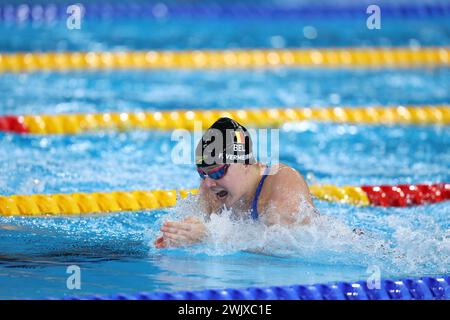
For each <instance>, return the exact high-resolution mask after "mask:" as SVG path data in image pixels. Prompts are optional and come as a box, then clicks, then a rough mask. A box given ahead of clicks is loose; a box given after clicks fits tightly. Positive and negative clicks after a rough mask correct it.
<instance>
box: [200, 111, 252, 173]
mask: <svg viewBox="0 0 450 320" xmlns="http://www.w3.org/2000/svg"><path fill="white" fill-rule="evenodd" d="M252 149H253V148H252V140H251V137H250V133H249V132H248V131H247V129H246V128H245V127H244V126H243V125H241V124H239V123H238V122H237V121H235V120H233V119H230V118H225V117H224V118H220V119H219V120H217V121H216V122H214V124H213V125H212V126H211V127H210V128H209V129H208V130H206V132H205V134H204V135H203V137H202V139H201V140H200V141H199V143H198V145H197V148H196V150H195V163H196V165H197V166H198V167H208V166H211V165H215V164H226V163H244V164H253V163H255V162H256V160H255V158H254V157H253V151H252Z"/></svg>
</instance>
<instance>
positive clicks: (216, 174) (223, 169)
mask: <svg viewBox="0 0 450 320" xmlns="http://www.w3.org/2000/svg"><path fill="white" fill-rule="evenodd" d="M229 166H230V165H229V164H224V165H223V166H220V167H217V168H214V169H212V170H211V171H209V172H208V174H206V172H205V171H203V170H202V169H200V168H197V172H198V174H199V175H200V178H202V179H206V177H209V178H211V179H213V180H219V179H221V178H223V176H224V175H225V174H226V173H227V170H228V167H229Z"/></svg>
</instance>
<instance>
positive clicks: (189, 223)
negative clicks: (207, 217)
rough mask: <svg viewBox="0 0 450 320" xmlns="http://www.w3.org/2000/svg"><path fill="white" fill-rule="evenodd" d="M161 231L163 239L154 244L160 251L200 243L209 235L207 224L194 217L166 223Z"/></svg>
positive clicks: (160, 238)
mask: <svg viewBox="0 0 450 320" xmlns="http://www.w3.org/2000/svg"><path fill="white" fill-rule="evenodd" d="M161 231H162V233H163V235H162V237H159V238H158V239H156V240H155V242H154V245H155V247H156V248H158V249H161V248H169V247H182V246H186V245H190V244H194V243H198V242H201V241H202V240H203V239H204V238H205V236H206V234H207V230H206V226H205V224H204V223H203V222H201V221H200V220H199V219H197V218H194V217H187V218H186V219H184V220H182V221H166V222H165V223H164V224H163V226H162V227H161Z"/></svg>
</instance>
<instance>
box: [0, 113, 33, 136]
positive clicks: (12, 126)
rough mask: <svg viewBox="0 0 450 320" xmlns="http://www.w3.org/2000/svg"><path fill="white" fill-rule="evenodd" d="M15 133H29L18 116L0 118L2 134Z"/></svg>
mask: <svg viewBox="0 0 450 320" xmlns="http://www.w3.org/2000/svg"><path fill="white" fill-rule="evenodd" d="M1 131H5V132H14V133H28V132H29V131H28V129H27V128H26V127H25V125H24V124H23V121H21V119H20V117H17V116H1V117H0V132H1Z"/></svg>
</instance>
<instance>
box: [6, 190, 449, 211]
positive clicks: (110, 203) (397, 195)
mask: <svg viewBox="0 0 450 320" xmlns="http://www.w3.org/2000/svg"><path fill="white" fill-rule="evenodd" d="M310 191H311V194H312V195H313V196H314V197H316V198H317V199H320V200H326V201H333V202H338V203H342V204H351V205H358V206H368V205H373V206H382V207H407V206H414V205H421V204H427V203H436V202H440V201H446V200H449V199H450V183H434V184H401V185H395V186H392V185H379V186H367V185H365V186H361V187H356V186H343V187H339V186H333V185H312V186H310ZM197 192H198V190H197V189H190V190H149V191H143V190H136V191H114V192H93V193H82V192H79V193H72V194H33V195H12V196H0V215H3V216H42V215H81V214H94V213H107V212H120V211H139V210H154V209H161V208H166V207H170V206H174V205H175V204H176V202H177V197H179V198H185V197H187V196H188V194H190V193H191V194H196V193H197Z"/></svg>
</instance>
